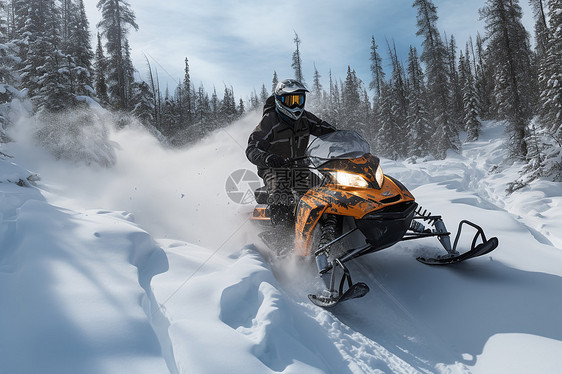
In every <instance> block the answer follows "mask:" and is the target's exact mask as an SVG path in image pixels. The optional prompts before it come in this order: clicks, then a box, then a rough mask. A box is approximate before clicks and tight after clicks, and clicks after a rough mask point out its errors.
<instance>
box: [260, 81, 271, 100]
mask: <svg viewBox="0 0 562 374" xmlns="http://www.w3.org/2000/svg"><path fill="white" fill-rule="evenodd" d="M269 96H270V95H269V92H267V88H265V84H262V86H261V91H260V102H261V105H263V104H265V101H266V100H267V98H268V97H269Z"/></svg>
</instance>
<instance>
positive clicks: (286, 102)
mask: <svg viewBox="0 0 562 374" xmlns="http://www.w3.org/2000/svg"><path fill="white" fill-rule="evenodd" d="M306 92H308V90H307V89H306V87H305V86H304V85H303V84H302V83H301V82H299V81H296V80H294V79H284V80H282V81H281V82H279V83H277V87H275V92H274V95H275V107H276V108H277V110H278V111H279V112H280V113H281V114H283V115H285V116H287V117H289V119H291V120H294V121H296V120H298V119H299V118H300V117H301V116H302V114H303V112H304V102H305V99H306V95H305V93H306Z"/></svg>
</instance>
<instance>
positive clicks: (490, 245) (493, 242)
mask: <svg viewBox="0 0 562 374" xmlns="http://www.w3.org/2000/svg"><path fill="white" fill-rule="evenodd" d="M497 246H498V238H495V237H494V238H491V239H490V240H487V241H486V242H484V243H480V244H478V245H477V246H476V247H474V248H472V249H471V250H470V251H468V252H465V253H462V254H456V255H447V256H439V257H435V258H425V257H418V258H417V260H418V261H419V262H422V263H424V264H427V265H449V264H455V263H457V262H461V261H464V260H468V259H470V258H474V257H478V256H482V255H485V254H487V253H490V252H492V251H493V250H494V249H496V247H497Z"/></svg>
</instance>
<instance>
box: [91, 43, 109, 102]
mask: <svg viewBox="0 0 562 374" xmlns="http://www.w3.org/2000/svg"><path fill="white" fill-rule="evenodd" d="M106 71H107V60H106V58H105V55H104V53H103V46H102V44H101V35H100V34H99V33H98V43H97V47H96V54H95V57H94V90H95V91H96V96H97V97H98V99H99V100H100V102H101V103H102V104H107V103H108V102H109V96H108V95H107V84H106V82H105V73H106Z"/></svg>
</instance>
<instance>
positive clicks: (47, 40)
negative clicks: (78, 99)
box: [19, 0, 75, 112]
mask: <svg viewBox="0 0 562 374" xmlns="http://www.w3.org/2000/svg"><path fill="white" fill-rule="evenodd" d="M28 6H29V7H28V11H29V13H28V14H27V17H26V20H27V21H26V22H25V23H26V25H25V26H24V28H23V30H20V31H19V34H20V35H25V33H29V34H28V35H29V36H28V44H27V48H26V49H25V53H26V55H25V57H24V58H23V59H22V65H24V66H23V67H22V69H21V71H22V77H23V82H22V83H23V86H24V87H25V88H28V90H29V96H30V97H31V99H32V101H33V103H34V105H35V108H36V110H37V111H38V112H42V111H45V112H59V111H62V110H64V109H66V108H68V107H71V106H73V105H74V103H75V100H74V97H73V95H72V93H71V92H69V90H68V82H69V81H70V70H69V69H68V68H67V66H68V65H67V62H66V59H65V56H64V55H63V53H62V52H61V50H60V49H59V48H58V47H59V46H60V45H61V39H60V13H59V9H58V8H57V6H56V4H55V1H54V0H42V1H41V0H30V1H29V2H28ZM22 31H23V32H22Z"/></svg>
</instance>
